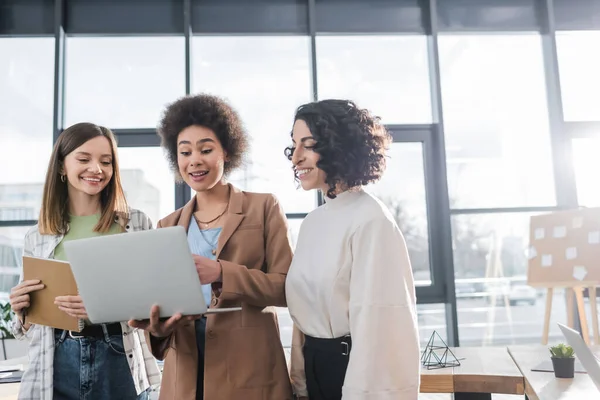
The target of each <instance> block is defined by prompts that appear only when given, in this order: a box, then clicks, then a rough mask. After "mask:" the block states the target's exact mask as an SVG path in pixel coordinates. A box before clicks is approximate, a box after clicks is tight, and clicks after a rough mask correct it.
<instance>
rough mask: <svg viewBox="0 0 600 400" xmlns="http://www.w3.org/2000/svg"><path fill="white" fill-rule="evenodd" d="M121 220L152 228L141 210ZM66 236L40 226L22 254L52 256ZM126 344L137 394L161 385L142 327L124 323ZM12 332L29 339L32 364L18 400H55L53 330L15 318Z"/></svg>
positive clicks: (133, 229) (134, 227)
mask: <svg viewBox="0 0 600 400" xmlns="http://www.w3.org/2000/svg"><path fill="white" fill-rule="evenodd" d="M115 220H116V222H117V223H119V224H120V225H121V226H123V228H125V230H126V231H127V232H136V231H143V230H148V229H152V222H151V221H150V219H149V218H148V217H147V216H146V214H144V213H143V212H141V211H138V210H134V209H130V213H129V215H128V216H127V217H124V216H117V217H116V218H115ZM62 239H63V235H41V234H40V232H39V230H38V227H37V225H36V226H34V227H33V228H31V229H30V230H29V232H27V234H26V235H25V246H24V250H23V254H24V255H25V256H30V257H41V258H53V256H54V249H55V248H56V246H58V244H59V243H60V242H61V240H62ZM121 328H122V330H123V345H124V349H125V353H126V355H127V361H128V362H129V369H130V370H131V374H132V376H133V382H134V383H135V388H136V390H137V393H138V394H139V393H141V392H143V391H144V390H146V389H148V388H149V387H150V386H153V385H158V384H160V379H161V374H160V371H159V369H158V365H157V363H156V359H155V358H154V357H153V356H152V353H150V350H149V349H148V346H147V344H146V337H145V335H144V331H143V330H138V329H133V328H131V327H130V326H129V325H127V323H126V322H121ZM12 332H13V334H14V335H15V338H17V339H23V338H27V339H28V340H29V350H28V354H29V366H28V368H27V370H26V371H25V372H24V374H23V378H22V380H21V386H20V389H19V396H18V399H19V400H52V395H53V392H54V388H53V373H54V329H53V328H50V327H47V326H42V325H31V327H30V328H29V329H28V330H27V331H24V330H23V325H22V324H21V321H20V320H19V318H16V317H15V318H13V322H12Z"/></svg>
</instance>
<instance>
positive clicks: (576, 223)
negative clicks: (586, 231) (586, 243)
mask: <svg viewBox="0 0 600 400" xmlns="http://www.w3.org/2000/svg"><path fill="white" fill-rule="evenodd" d="M582 226H583V218H581V217H575V218H573V221H572V224H571V227H572V228H573V229H579V228H581V227H582Z"/></svg>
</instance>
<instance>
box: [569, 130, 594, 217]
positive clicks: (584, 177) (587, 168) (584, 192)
mask: <svg viewBox="0 0 600 400" xmlns="http://www.w3.org/2000/svg"><path fill="white" fill-rule="evenodd" d="M572 146H573V162H574V164H575V179H576V183H577V200H578V202H579V205H582V206H586V207H599V206H600V186H599V185H598V171H600V158H598V155H599V154H600V139H592V138H585V139H583V138H582V139H573V141H572Z"/></svg>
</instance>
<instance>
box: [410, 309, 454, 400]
mask: <svg viewBox="0 0 600 400" xmlns="http://www.w3.org/2000/svg"><path fill="white" fill-rule="evenodd" d="M417 318H418V324H419V343H420V345H421V350H424V349H425V346H427V342H428V341H429V339H430V338H431V335H432V334H433V332H437V334H438V335H440V338H442V340H443V341H444V342H446V344H449V343H448V334H447V331H446V307H445V305H444V304H417ZM439 344H440V343H439V338H437V337H436V338H435V345H439ZM440 400H441V399H440Z"/></svg>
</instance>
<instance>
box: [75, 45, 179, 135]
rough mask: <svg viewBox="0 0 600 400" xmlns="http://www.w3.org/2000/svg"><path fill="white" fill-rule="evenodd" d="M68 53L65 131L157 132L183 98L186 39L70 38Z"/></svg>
mask: <svg viewBox="0 0 600 400" xmlns="http://www.w3.org/2000/svg"><path fill="white" fill-rule="evenodd" d="M66 49H67V50H66V79H65V85H66V86H65V113H66V114H65V116H66V126H69V125H72V124H74V123H77V122H82V121H88V122H93V123H96V124H100V125H104V126H107V127H109V128H147V127H154V126H156V124H157V121H158V120H159V118H160V114H161V112H162V111H163V108H164V105H165V103H168V102H171V101H174V100H175V99H176V98H177V97H179V96H182V95H184V94H185V51H184V50H185V49H184V39H183V37H71V38H68V39H67V45H66Z"/></svg>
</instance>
